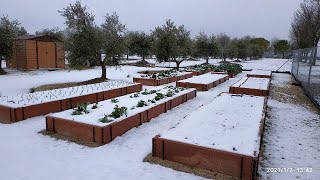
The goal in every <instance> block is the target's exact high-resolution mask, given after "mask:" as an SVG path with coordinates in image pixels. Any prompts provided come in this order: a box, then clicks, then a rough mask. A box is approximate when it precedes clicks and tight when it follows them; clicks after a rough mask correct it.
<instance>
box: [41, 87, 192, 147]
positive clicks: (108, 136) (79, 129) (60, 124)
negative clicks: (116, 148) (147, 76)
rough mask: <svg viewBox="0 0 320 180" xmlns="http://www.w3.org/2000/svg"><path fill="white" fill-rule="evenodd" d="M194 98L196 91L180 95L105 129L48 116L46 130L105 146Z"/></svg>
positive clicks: (109, 125)
mask: <svg viewBox="0 0 320 180" xmlns="http://www.w3.org/2000/svg"><path fill="white" fill-rule="evenodd" d="M194 97H196V90H193V91H191V92H189V93H187V94H183V95H180V96H178V97H176V98H174V99H171V100H169V101H167V102H164V103H162V104H159V105H157V106H154V107H152V108H150V109H147V110H145V111H143V112H140V113H138V114H136V115H133V116H130V117H128V118H126V119H124V120H121V121H116V122H113V123H111V124H108V125H106V126H104V127H99V126H94V125H90V124H85V123H81V122H76V121H72V120H67V119H61V118H56V117H53V116H47V117H46V130H47V131H49V132H52V133H57V134H61V135H63V136H65V137H69V138H70V139H77V140H81V141H87V142H96V143H99V144H101V145H103V144H107V143H109V142H111V141H112V140H113V139H115V138H116V137H117V136H121V135H122V134H124V133H126V132H127V131H129V130H130V129H132V128H134V127H138V126H140V125H141V124H143V123H147V122H149V121H150V120H151V119H153V118H155V117H157V116H159V115H160V114H162V113H165V112H167V111H168V110H170V109H172V108H174V107H176V106H178V105H180V104H182V103H184V102H186V101H188V100H190V99H192V98H194ZM178 103H180V104H178Z"/></svg>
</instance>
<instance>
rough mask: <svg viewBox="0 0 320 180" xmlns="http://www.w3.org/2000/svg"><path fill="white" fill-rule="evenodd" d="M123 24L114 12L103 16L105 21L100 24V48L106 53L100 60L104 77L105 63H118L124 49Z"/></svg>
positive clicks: (103, 76) (102, 76)
mask: <svg viewBox="0 0 320 180" xmlns="http://www.w3.org/2000/svg"><path fill="white" fill-rule="evenodd" d="M125 30H126V28H125V25H124V24H122V23H121V22H120V20H119V16H118V15H117V14H116V13H115V12H114V13H112V14H107V15H106V16H105V21H104V23H103V24H102V25H101V35H102V37H101V39H102V48H103V51H104V53H105V54H106V56H105V58H104V59H102V60H101V63H100V64H101V69H102V75H101V78H104V79H106V78H107V77H106V65H107V64H108V65H118V64H119V61H120V57H121V55H122V54H123V53H124V52H125V51H126V46H125V39H124V33H125Z"/></svg>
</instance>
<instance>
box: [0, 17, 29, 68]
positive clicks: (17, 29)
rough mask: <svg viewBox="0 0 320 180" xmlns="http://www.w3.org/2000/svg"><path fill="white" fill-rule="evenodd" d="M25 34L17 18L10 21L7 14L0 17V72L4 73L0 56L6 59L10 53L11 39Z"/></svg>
mask: <svg viewBox="0 0 320 180" xmlns="http://www.w3.org/2000/svg"><path fill="white" fill-rule="evenodd" d="M21 35H27V31H26V29H25V28H24V27H22V26H20V22H19V21H17V20H13V21H11V20H10V19H9V17H8V16H3V17H1V19H0V74H4V73H5V72H4V70H3V69H2V58H3V57H4V58H5V59H6V60H7V61H8V60H9V59H10V58H11V55H12V45H13V40H14V38H16V37H17V36H21Z"/></svg>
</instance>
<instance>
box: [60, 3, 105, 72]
mask: <svg viewBox="0 0 320 180" xmlns="http://www.w3.org/2000/svg"><path fill="white" fill-rule="evenodd" d="M87 11H88V8H87V6H82V5H81V2H80V1H76V2H75V4H69V6H68V7H67V8H64V9H63V10H62V11H59V12H60V13H61V15H62V16H63V17H64V18H65V20H66V21H65V24H66V25H67V40H66V43H65V47H66V50H67V51H68V54H67V59H68V61H69V64H70V65H71V67H79V66H83V65H85V64H89V65H90V66H94V65H97V64H98V63H99V61H100V58H101V53H100V46H101V40H100V39H101V38H99V31H98V27H97V26H96V25H95V23H94V16H93V15H92V14H90V13H89V12H87Z"/></svg>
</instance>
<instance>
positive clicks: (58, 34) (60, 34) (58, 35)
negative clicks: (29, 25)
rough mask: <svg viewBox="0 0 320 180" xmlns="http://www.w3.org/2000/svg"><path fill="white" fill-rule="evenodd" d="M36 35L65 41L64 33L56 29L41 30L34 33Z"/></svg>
mask: <svg viewBox="0 0 320 180" xmlns="http://www.w3.org/2000/svg"><path fill="white" fill-rule="evenodd" d="M35 34H36V35H49V36H51V37H54V38H57V39H59V40H61V41H65V35H64V32H63V31H61V30H60V29H59V28H58V27H55V28H52V29H42V30H41V31H36V33H35Z"/></svg>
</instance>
